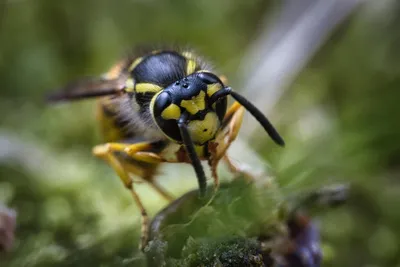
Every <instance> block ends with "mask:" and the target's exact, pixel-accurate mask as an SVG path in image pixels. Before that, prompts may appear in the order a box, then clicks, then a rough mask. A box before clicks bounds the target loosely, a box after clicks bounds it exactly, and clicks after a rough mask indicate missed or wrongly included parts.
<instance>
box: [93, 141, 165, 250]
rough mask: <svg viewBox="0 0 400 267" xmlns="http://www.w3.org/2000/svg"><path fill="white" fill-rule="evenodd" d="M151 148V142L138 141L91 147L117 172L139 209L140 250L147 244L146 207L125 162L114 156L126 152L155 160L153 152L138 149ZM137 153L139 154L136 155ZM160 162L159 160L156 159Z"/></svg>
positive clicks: (131, 155)
mask: <svg viewBox="0 0 400 267" xmlns="http://www.w3.org/2000/svg"><path fill="white" fill-rule="evenodd" d="M149 148H151V143H138V144H120V143H107V144H104V145H98V146H95V147H94V148H93V154H94V155H95V156H97V157H99V158H102V159H103V160H105V161H106V162H107V163H108V164H109V165H110V166H111V167H112V168H113V169H114V170H115V172H116V173H117V174H118V176H119V177H120V179H121V181H122V182H123V183H124V185H125V187H126V188H127V189H128V190H129V191H130V192H131V195H132V197H133V199H134V201H135V203H136V205H137V206H138V208H139V209H140V214H141V219H142V226H141V240H140V245H139V248H140V249H141V250H143V249H144V247H145V246H146V245H147V241H148V236H149V233H148V231H149V217H148V215H147V212H146V209H145V207H144V206H143V203H142V201H141V200H140V197H139V195H138V194H137V193H136V191H135V189H134V187H133V180H132V178H131V177H130V176H129V173H128V171H127V169H128V168H127V167H126V166H125V165H126V164H123V162H121V160H120V159H119V158H118V157H117V156H116V153H126V154H127V155H129V156H130V157H132V158H133V159H135V160H138V161H144V162H150V163H154V162H157V159H158V158H159V157H158V156H157V155H155V154H154V153H148V154H149V155H147V153H144V154H146V155H143V156H142V155H140V154H139V153H140V152H139V151H141V150H145V149H149ZM138 154H139V155H138ZM153 154H154V155H153ZM158 162H160V161H158Z"/></svg>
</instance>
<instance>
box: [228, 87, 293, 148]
mask: <svg viewBox="0 0 400 267" xmlns="http://www.w3.org/2000/svg"><path fill="white" fill-rule="evenodd" d="M227 89H228V90H229V94H230V95H231V96H232V97H233V98H234V99H235V100H236V101H237V102H239V103H240V104H241V105H242V106H244V107H245V108H246V109H247V110H248V111H249V112H250V113H251V115H253V117H254V118H255V119H256V120H257V121H258V122H259V123H260V124H261V126H262V127H263V128H264V129H265V131H266V132H267V133H268V135H269V136H270V137H271V138H272V140H274V142H275V143H277V144H278V145H280V146H285V141H283V138H282V137H281V136H280V135H279V133H278V131H277V130H276V129H275V128H274V126H272V124H271V122H270V121H269V120H268V119H267V117H265V115H264V114H263V113H262V112H261V111H260V110H259V109H258V108H257V107H256V106H254V105H253V104H252V103H251V102H250V101H248V100H247V99H246V98H244V97H243V96H242V95H240V94H238V93H236V92H235V91H232V89H231V88H229V87H227Z"/></svg>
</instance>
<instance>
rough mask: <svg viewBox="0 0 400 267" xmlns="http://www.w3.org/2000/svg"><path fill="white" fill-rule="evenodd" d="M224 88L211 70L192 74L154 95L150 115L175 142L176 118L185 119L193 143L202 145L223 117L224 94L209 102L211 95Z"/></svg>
mask: <svg viewBox="0 0 400 267" xmlns="http://www.w3.org/2000/svg"><path fill="white" fill-rule="evenodd" d="M224 87H225V86H224V84H223V83H222V82H221V80H220V79H219V78H218V77H217V76H216V75H214V74H212V73H209V72H196V73H193V74H191V75H189V76H187V77H185V78H183V79H181V80H178V81H176V82H175V83H173V84H171V85H169V86H168V87H166V88H165V89H164V90H162V91H161V92H159V93H158V94H157V95H155V96H154V98H153V100H152V102H151V111H152V113H153V118H154V120H155V122H156V124H157V125H158V127H159V128H160V129H161V130H162V131H163V132H164V133H165V134H166V135H167V136H168V137H169V138H170V139H173V140H175V141H177V142H182V137H181V133H180V130H179V127H178V121H179V120H180V119H182V118H184V119H185V123H186V124H187V128H188V132H189V134H190V136H191V138H192V141H193V143H194V144H196V145H202V144H204V143H206V142H207V141H210V140H212V139H214V138H215V135H216V133H217V131H218V129H219V128H220V125H221V122H222V119H223V118H224V116H225V113H226V107H227V99H226V97H223V98H219V99H218V100H217V101H213V102H210V99H211V96H212V95H213V94H214V93H215V92H217V91H218V90H220V89H222V88H224Z"/></svg>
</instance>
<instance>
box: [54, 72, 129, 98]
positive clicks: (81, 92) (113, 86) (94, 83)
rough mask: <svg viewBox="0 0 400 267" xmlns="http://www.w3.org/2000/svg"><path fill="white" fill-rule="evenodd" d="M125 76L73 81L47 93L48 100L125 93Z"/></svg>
mask: <svg viewBox="0 0 400 267" xmlns="http://www.w3.org/2000/svg"><path fill="white" fill-rule="evenodd" d="M125 80H126V78H124V77H119V78H116V79H106V78H100V77H97V78H85V79H82V80H79V81H75V82H71V83H69V84H67V85H66V86H64V87H62V88H60V89H58V90H55V92H54V93H50V94H48V95H47V101H48V102H61V101H72V100H79V99H86V98H92V97H99V96H105V95H115V94H119V93H124V86H125Z"/></svg>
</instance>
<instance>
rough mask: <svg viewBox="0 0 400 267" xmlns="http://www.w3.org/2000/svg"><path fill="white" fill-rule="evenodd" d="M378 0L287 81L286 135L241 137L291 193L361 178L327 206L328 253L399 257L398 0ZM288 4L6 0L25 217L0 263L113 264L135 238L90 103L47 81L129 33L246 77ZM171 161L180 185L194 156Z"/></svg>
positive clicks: (277, 114) (369, 261)
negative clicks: (97, 154)
mask: <svg viewBox="0 0 400 267" xmlns="http://www.w3.org/2000/svg"><path fill="white" fill-rule="evenodd" d="M371 2H373V1H371ZM380 3H381V4H375V5H366V6H365V7H363V8H361V9H359V10H357V11H356V12H355V13H353V14H352V15H351V16H350V17H348V18H347V19H346V20H345V22H344V23H343V24H341V25H340V26H339V27H338V28H336V29H335V31H334V32H333V33H332V34H330V35H329V38H328V39H327V40H326V42H325V43H324V45H323V46H322V47H321V49H319V51H318V52H317V54H315V55H314V56H313V57H312V60H311V61H310V62H309V63H308V64H307V66H306V67H305V68H304V69H303V70H302V71H301V73H300V74H299V75H298V76H297V78H296V81H295V82H294V83H293V84H291V85H290V87H289V88H288V89H286V90H285V91H284V93H283V95H282V97H281V98H280V99H279V102H278V103H277V105H276V107H275V108H274V111H273V114H272V116H271V118H272V119H273V121H274V122H275V124H276V125H277V127H278V128H279V129H281V131H282V134H283V136H285V139H286V141H287V146H286V148H285V149H280V148H276V147H275V146H274V145H273V144H272V142H270V141H269V140H268V138H266V137H265V134H264V133H263V132H262V131H261V129H258V130H257V134H256V135H252V138H249V139H248V140H244V139H242V140H240V141H241V142H244V143H247V144H248V146H247V149H248V150H249V151H252V150H255V151H256V152H257V153H258V155H259V157H260V159H261V160H262V161H265V162H268V163H269V165H270V166H271V169H272V170H273V173H274V174H275V175H276V179H277V182H278V183H279V184H280V186H281V190H282V192H284V193H285V194H290V193H293V192H298V191H301V190H303V189H309V188H315V187H318V186H321V185H324V184H329V183H332V182H338V181H339V182H343V181H344V182H350V183H352V184H353V188H354V192H355V193H354V195H353V196H352V197H351V199H350V201H349V203H348V204H347V205H346V206H345V207H343V208H340V209H337V210H334V211H331V212H325V213H323V214H321V216H320V217H319V221H320V225H321V231H322V239H323V248H324V253H325V259H324V264H323V266H368V267H372V266H390V267H392V266H400V257H399V256H398V255H400V241H399V238H400V226H399V225H400V208H399V206H400V186H399V181H400V180H399V167H400V166H399V159H400V141H399V140H400V107H399V102H400V91H399V89H398V88H399V86H400V63H399V62H400V50H399V47H400V32H399V30H398V25H399V23H400V5H399V4H398V3H397V2H396V1H381V2H380ZM281 4H282V2H281V1H263V0H253V1H241V0H230V1H228V0H221V1H211V0H203V1H184V0H176V1H156V0H151V1H145V0H120V1H107V0H96V1H95V0H86V1H69V0H68V1H67V0H62V1H49V0H47V1H46V0H36V1H32V0H30V1H29V0H8V1H7V0H2V2H0V8H1V11H2V13H0V23H1V24H0V80H1V91H0V111H1V114H2V116H0V203H4V204H6V205H7V206H9V207H12V208H14V209H15V210H16V211H17V212H18V217H17V219H18V226H17V231H16V238H17V240H16V243H15V246H14V250H13V251H12V252H10V253H7V254H5V253H3V254H0V265H1V266H10V267H11V266H89V265H87V264H89V263H90V266H109V265H112V264H115V265H117V264H120V263H124V264H125V263H126V262H125V261H124V259H125V258H129V257H132V251H134V250H136V249H137V242H138V234H139V227H138V223H139V217H138V216H137V214H138V212H137V210H136V208H135V207H134V205H133V203H132V201H131V198H130V195H129V193H128V192H126V190H125V189H124V188H123V187H122V185H121V183H120V181H119V180H118V178H117V176H116V175H115V174H114V173H113V172H112V171H111V169H110V168H109V167H108V166H106V165H105V164H104V163H103V162H102V161H100V160H97V159H95V158H93V157H92V156H91V147H92V146H93V145H95V144H98V143H99V142H100V138H99V133H98V132H97V128H96V122H95V120H94V109H93V108H94V105H93V103H92V102H91V101H88V102H82V103H73V104H65V105H64V104H63V105H59V106H48V105H46V104H45V103H44V101H43V97H44V95H45V94H46V93H47V92H50V91H51V90H52V88H57V87H59V86H61V85H63V84H64V83H66V82H68V81H70V80H74V79H77V78H78V77H81V76H87V75H99V74H102V73H104V72H105V71H106V70H107V69H108V68H109V67H110V66H111V65H112V64H113V63H114V62H115V60H116V59H118V58H119V57H120V56H121V55H122V53H123V52H124V51H126V50H128V49H130V48H131V47H132V46H134V45H137V44H164V43H166V44H171V43H173V44H179V45H183V46H186V45H189V46H193V47H194V48H195V49H197V51H199V52H200V53H201V54H204V55H205V57H206V58H208V59H210V60H212V61H213V62H214V64H215V66H216V67H217V69H218V70H220V71H221V72H222V73H224V74H225V75H227V76H228V77H229V79H230V80H231V81H232V83H233V85H237V86H240V85H243V84H245V81H241V77H242V76H241V75H240V73H239V72H240V70H241V69H243V68H246V66H244V65H243V64H244V63H243V62H244V61H243V60H244V58H243V57H245V56H246V53H247V52H248V50H249V49H250V48H251V45H252V43H253V42H254V41H255V40H257V38H258V36H259V35H260V34H261V33H262V32H264V31H265V29H264V28H263V23H261V22H262V21H264V20H265V18H266V17H268V18H269V19H270V20H271V21H273V19H274V16H275V15H276V14H277V12H279V10H280V9H281V7H282V5H281ZM1 14H2V15H1ZM315 23H319V22H318V21H316V22H315ZM252 53H255V54H257V51H252ZM249 68H250V66H249ZM259 90H268V84H265V87H264V88H259ZM242 92H244V93H246V90H243V91H242ZM249 97H250V98H251V96H249ZM249 118H250V117H249ZM244 131H245V129H244ZM256 144H257V145H256ZM235 151H237V150H234V151H233V152H232V153H234V152H235ZM249 153H251V152H249ZM252 155H253V154H252ZM254 155H255V154H254ZM232 157H233V158H235V157H237V158H238V157H239V155H238V156H235V155H234V154H232ZM249 161H252V160H251V159H250V160H249ZM176 168H177V166H176V165H175V166H166V167H165V169H163V170H164V172H163V173H162V174H161V175H160V177H161V179H160V182H161V183H162V184H163V185H164V186H165V187H166V188H168V190H169V191H171V192H172V193H173V194H174V195H175V196H180V195H181V194H182V193H184V192H186V191H187V190H189V189H191V188H195V187H196V181H195V178H194V175H193V173H192V170H191V168H190V166H185V167H182V168H181V169H183V173H184V174H182V172H180V171H181V169H180V170H177V169H176ZM182 176H184V177H182ZM137 189H138V191H139V194H140V195H141V196H143V197H144V202H145V205H146V207H148V209H149V211H150V214H151V215H154V214H155V213H156V212H157V211H158V210H159V209H160V208H161V207H163V206H165V204H166V203H165V202H164V201H163V200H162V199H161V198H160V197H159V196H157V195H156V194H154V193H153V192H152V191H151V190H150V189H148V188H147V186H146V185H142V184H138V186H137ZM134 260H135V259H133V260H132V261H134ZM126 264H129V262H128V263H126Z"/></svg>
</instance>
